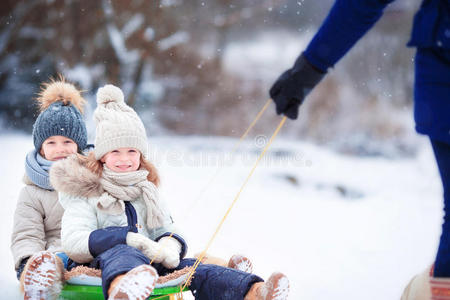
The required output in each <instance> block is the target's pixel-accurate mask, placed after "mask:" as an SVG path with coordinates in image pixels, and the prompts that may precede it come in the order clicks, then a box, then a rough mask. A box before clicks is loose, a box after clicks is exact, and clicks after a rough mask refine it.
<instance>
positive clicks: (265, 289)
mask: <svg viewBox="0 0 450 300" xmlns="http://www.w3.org/2000/svg"><path fill="white" fill-rule="evenodd" d="M288 294H289V280H288V278H287V277H286V276H285V275H284V274H282V273H278V272H275V273H273V274H272V275H271V276H270V277H269V279H268V280H267V281H266V282H257V283H254V284H253V285H252V287H251V288H250V290H249V291H248V293H247V295H245V298H244V300H286V299H287V297H288Z"/></svg>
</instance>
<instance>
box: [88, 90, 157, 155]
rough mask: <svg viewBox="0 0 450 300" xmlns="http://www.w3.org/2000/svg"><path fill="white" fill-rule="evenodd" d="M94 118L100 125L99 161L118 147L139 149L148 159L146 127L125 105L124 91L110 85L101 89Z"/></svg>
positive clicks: (96, 141)
mask: <svg viewBox="0 0 450 300" xmlns="http://www.w3.org/2000/svg"><path fill="white" fill-rule="evenodd" d="M94 119H95V122H96V125H97V128H96V136H95V149H94V153H95V158H96V159H100V158H102V157H103V155H105V154H106V153H108V152H109V151H112V150H115V149H118V148H136V149H138V150H139V151H140V152H141V153H142V155H143V156H144V157H147V145H148V142H147V134H146V132H145V127H144V124H142V121H141V119H140V118H139V116H138V115H137V114H136V112H135V111H134V110H133V109H132V108H131V107H129V106H128V105H127V104H126V103H125V101H124V96H123V93H122V90H121V89H120V88H118V87H116V86H114V85H111V84H107V85H105V86H104V87H102V88H99V89H98V91H97V108H96V110H95V112H94Z"/></svg>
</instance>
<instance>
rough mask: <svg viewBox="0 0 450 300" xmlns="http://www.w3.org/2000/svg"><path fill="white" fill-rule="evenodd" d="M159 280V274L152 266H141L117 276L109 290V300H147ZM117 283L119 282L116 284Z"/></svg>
mask: <svg viewBox="0 0 450 300" xmlns="http://www.w3.org/2000/svg"><path fill="white" fill-rule="evenodd" d="M157 280H158V273H157V272H156V270H155V269H154V268H153V267H152V266H150V265H140V266H137V267H136V268H134V269H132V270H130V271H128V272H127V273H126V274H124V275H119V276H117V277H116V278H115V279H114V280H113V282H112V283H111V286H110V288H109V291H110V292H109V297H108V299H109V300H119V299H130V300H131V299H133V300H138V299H139V300H144V299H147V298H148V297H149V296H150V294H151V293H152V291H153V288H154V287H155V284H156V281H157ZM116 281H117V282H116Z"/></svg>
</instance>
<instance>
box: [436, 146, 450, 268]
mask: <svg viewBox="0 0 450 300" xmlns="http://www.w3.org/2000/svg"><path fill="white" fill-rule="evenodd" d="M431 145H432V146H433V151H434V155H435V157H436V162H437V165H438V168H439V173H440V174H441V179H442V185H443V187H444V224H443V225H442V234H441V239H440V242H439V248H438V252H437V256H436V262H435V265H434V276H435V277H450V145H449V144H447V143H444V142H441V141H438V140H433V139H432V140H431Z"/></svg>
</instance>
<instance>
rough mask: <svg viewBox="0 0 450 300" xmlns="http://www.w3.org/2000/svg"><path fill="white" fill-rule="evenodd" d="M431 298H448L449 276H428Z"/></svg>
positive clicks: (436, 299)
mask: <svg viewBox="0 0 450 300" xmlns="http://www.w3.org/2000/svg"><path fill="white" fill-rule="evenodd" d="M429 282H430V289H431V300H450V278H444V277H442V278H440V277H430V281H429Z"/></svg>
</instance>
